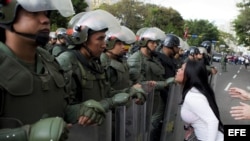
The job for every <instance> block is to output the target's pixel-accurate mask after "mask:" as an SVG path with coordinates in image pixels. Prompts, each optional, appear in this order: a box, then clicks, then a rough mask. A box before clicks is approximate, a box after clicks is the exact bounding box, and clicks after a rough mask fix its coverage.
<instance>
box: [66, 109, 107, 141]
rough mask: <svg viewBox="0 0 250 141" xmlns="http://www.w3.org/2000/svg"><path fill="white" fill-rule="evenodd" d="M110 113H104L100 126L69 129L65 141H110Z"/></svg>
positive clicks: (77, 126) (75, 126) (79, 126)
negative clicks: (103, 119) (104, 116)
mask: <svg viewBox="0 0 250 141" xmlns="http://www.w3.org/2000/svg"><path fill="white" fill-rule="evenodd" d="M111 125H112V112H111V111H109V112H108V113H106V118H105V121H104V122H103V124H102V125H100V126H86V127H84V126H81V125H79V124H75V125H73V126H72V127H71V128H70V129H69V138H68V140H67V141H111V140H112V139H111V133H112V132H111V131H112V128H111Z"/></svg>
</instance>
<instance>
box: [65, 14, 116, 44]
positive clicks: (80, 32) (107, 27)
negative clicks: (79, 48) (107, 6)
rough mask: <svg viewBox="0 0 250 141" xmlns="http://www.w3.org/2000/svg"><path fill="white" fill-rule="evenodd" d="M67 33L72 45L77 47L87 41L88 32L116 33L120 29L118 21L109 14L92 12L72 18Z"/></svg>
mask: <svg viewBox="0 0 250 141" xmlns="http://www.w3.org/2000/svg"><path fill="white" fill-rule="evenodd" d="M69 28H72V29H68V30H71V31H70V32H68V34H70V35H69V37H70V40H71V42H72V43H73V44H75V45H78V44H82V43H84V42H85V41H87V39H88V36H89V34H90V32H96V31H109V32H118V31H119V30H120V29H121V26H120V23H119V22H118V20H117V19H116V18H115V17H114V16H113V15H112V14H110V13H109V12H107V11H104V10H100V9H99V10H94V11H89V12H86V13H80V14H77V15H76V16H74V17H73V18H72V19H71V20H70V23H69Z"/></svg>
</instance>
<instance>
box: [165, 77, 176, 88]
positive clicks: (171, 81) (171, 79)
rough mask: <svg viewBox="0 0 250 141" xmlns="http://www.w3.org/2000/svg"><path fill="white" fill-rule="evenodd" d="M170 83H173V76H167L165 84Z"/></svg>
mask: <svg viewBox="0 0 250 141" xmlns="http://www.w3.org/2000/svg"><path fill="white" fill-rule="evenodd" d="M172 83H175V78H174V77H169V78H168V79H167V80H166V84H167V86H168V85H169V84H172Z"/></svg>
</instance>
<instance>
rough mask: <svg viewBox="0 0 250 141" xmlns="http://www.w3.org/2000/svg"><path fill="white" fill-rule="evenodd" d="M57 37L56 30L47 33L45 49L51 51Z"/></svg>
mask: <svg viewBox="0 0 250 141" xmlns="http://www.w3.org/2000/svg"><path fill="white" fill-rule="evenodd" d="M56 41H57V38H56V32H50V33H49V42H48V43H47V45H46V46H45V49H46V50H48V51H49V52H51V50H52V48H53V47H54V45H55V44H56Z"/></svg>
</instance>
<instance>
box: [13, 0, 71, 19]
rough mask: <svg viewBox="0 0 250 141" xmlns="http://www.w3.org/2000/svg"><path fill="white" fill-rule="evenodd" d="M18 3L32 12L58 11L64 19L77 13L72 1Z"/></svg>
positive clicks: (41, 0)
mask: <svg viewBox="0 0 250 141" xmlns="http://www.w3.org/2000/svg"><path fill="white" fill-rule="evenodd" d="M17 2H18V3H19V4H20V5H21V6H22V7H23V8H24V9H25V10H27V11H30V12H39V11H47V10H58V11H59V12H60V14H61V15H62V16H64V17H69V16H71V15H73V14H74V13H75V12H74V9H73V5H72V2H71V0H17Z"/></svg>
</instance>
